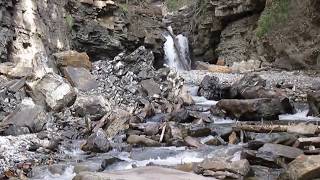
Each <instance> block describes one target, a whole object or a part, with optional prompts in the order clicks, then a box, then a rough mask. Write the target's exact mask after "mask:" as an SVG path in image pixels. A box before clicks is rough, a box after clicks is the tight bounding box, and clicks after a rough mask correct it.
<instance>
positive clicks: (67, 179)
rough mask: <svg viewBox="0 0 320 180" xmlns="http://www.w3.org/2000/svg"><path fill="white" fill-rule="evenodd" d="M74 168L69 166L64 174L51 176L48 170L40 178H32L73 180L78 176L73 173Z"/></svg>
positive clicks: (39, 179) (34, 179)
mask: <svg viewBox="0 0 320 180" xmlns="http://www.w3.org/2000/svg"><path fill="white" fill-rule="evenodd" d="M73 169H74V167H73V166H69V167H67V168H66V170H65V171H64V172H63V174H51V173H50V172H49V171H48V170H47V171H46V172H44V174H43V175H42V176H41V177H39V178H32V179H33V180H71V179H73V178H74V177H75V176H76V173H74V171H73Z"/></svg>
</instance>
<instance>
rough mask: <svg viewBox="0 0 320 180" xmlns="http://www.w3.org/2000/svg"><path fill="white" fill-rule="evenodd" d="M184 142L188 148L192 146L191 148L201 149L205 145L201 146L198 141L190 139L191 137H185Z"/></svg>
mask: <svg viewBox="0 0 320 180" xmlns="http://www.w3.org/2000/svg"><path fill="white" fill-rule="evenodd" d="M184 141H185V143H186V144H187V145H188V146H191V147H196V148H200V147H202V146H203V144H201V143H200V141H199V140H198V139H196V138H193V137H190V136H187V137H185V138H184Z"/></svg>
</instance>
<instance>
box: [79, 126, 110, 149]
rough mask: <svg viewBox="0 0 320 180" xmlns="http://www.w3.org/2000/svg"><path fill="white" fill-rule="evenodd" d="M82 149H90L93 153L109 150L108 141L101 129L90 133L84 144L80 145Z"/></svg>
mask: <svg viewBox="0 0 320 180" xmlns="http://www.w3.org/2000/svg"><path fill="white" fill-rule="evenodd" d="M81 149H82V150H83V151H90V152H95V153H104V152H108V151H110V150H111V146H110V142H109V141H108V139H107V136H106V134H105V132H104V131H103V129H99V130H98V131H97V132H95V133H93V134H91V135H90V136H89V138H88V139H87V141H86V142H85V144H83V145H82V146H81Z"/></svg>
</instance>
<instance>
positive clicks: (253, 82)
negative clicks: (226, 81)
mask: <svg viewBox="0 0 320 180" xmlns="http://www.w3.org/2000/svg"><path fill="white" fill-rule="evenodd" d="M230 97H231V98H238V99H255V98H280V99H282V100H283V99H285V98H286V95H285V94H284V93H282V92H281V91H280V90H279V89H268V88H266V80H265V79H263V78H262V77H261V76H260V75H258V74H249V75H245V76H244V77H243V78H241V79H239V80H238V81H236V82H234V83H233V84H232V86H231V89H230Z"/></svg>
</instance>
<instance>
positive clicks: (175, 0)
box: [165, 0, 193, 11]
mask: <svg viewBox="0 0 320 180" xmlns="http://www.w3.org/2000/svg"><path fill="white" fill-rule="evenodd" d="M191 2H193V1H192V0H166V1H165V3H166V6H167V7H168V10H169V11H176V10H178V9H179V8H181V7H183V6H184V5H187V4H189V3H191Z"/></svg>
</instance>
